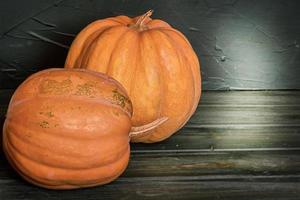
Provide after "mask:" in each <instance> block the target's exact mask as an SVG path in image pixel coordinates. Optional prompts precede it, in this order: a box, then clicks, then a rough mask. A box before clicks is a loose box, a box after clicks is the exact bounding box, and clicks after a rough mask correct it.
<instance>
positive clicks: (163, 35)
mask: <svg viewBox="0 0 300 200" xmlns="http://www.w3.org/2000/svg"><path fill="white" fill-rule="evenodd" d="M151 32H157V33H159V35H160V36H161V37H164V38H165V40H166V41H168V43H169V45H170V49H172V51H173V52H174V53H175V54H176V58H174V59H177V63H178V64H179V65H180V66H182V60H180V59H179V58H178V57H179V56H180V55H179V54H178V51H177V49H176V48H175V47H176V46H174V44H173V42H172V41H170V40H169V37H168V36H167V35H166V34H164V32H163V31H161V30H160V29H152V30H151ZM151 36H152V35H151ZM152 37H153V36H152ZM154 42H155V43H156V45H155V48H156V49H159V48H162V47H161V45H160V43H159V41H158V39H155V40H154ZM157 52H158V55H159V56H160V57H163V55H161V54H160V51H159V50H157ZM165 67H166V66H165V64H161V68H160V69H161V70H162V74H166V73H168V72H167V71H166V70H165ZM185 68H186V66H185ZM163 77H164V76H163ZM166 84H167V83H166V82H165V81H164V82H163V85H166ZM165 88H166V86H164V89H165ZM188 113H189V112H185V116H188ZM161 115H162V116H164V114H161ZM166 123H167V122H166ZM176 130H178V128H177V129H176ZM172 132H175V131H172ZM167 137H169V135H164V137H163V138H162V137H161V134H160V133H157V134H155V133H154V134H153V135H151V137H150V138H148V139H149V140H150V141H160V140H162V139H165V138H167Z"/></svg>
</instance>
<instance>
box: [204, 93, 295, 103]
mask: <svg viewBox="0 0 300 200" xmlns="http://www.w3.org/2000/svg"><path fill="white" fill-rule="evenodd" d="M299 104H300V91H299V90H281V91H276V90H275V91H274V90H270V91H204V92H203V93H202V96H201V101H200V104H199V106H202V105H214V106H215V105H222V106H225V105H232V106H234V105H242V106H245V105H246V106H247V105H264V106H270V105H299Z"/></svg>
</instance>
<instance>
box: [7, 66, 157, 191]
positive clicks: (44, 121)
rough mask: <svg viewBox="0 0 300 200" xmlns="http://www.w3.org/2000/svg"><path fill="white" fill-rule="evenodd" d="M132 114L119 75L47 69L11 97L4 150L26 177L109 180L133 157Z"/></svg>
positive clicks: (86, 183)
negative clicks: (130, 137) (131, 155)
mask: <svg viewBox="0 0 300 200" xmlns="http://www.w3.org/2000/svg"><path fill="white" fill-rule="evenodd" d="M131 115H132V105H131V102H130V100H129V98H128V96H127V93H126V91H125V90H124V88H123V87H122V86H121V85H120V84H119V83H118V82H117V81H116V80H114V79H112V78H109V77H108V76H106V75H104V74H101V73H96V72H89V71H86V70H84V71H83V70H68V69H49V70H44V71H41V72H39V73H36V74H34V75H32V76H30V77H29V78H28V79H27V80H26V81H25V82H24V83H22V84H21V86H19V88H18V89H17V90H16V91H15V93H14V95H13V97H12V99H11V102H10V104H9V108H8V112H7V118H6V120H5V123H4V127H3V148H4V152H5V154H6V156H7V158H8V160H9V162H10V163H11V165H12V166H13V167H14V168H15V169H16V171H17V172H18V173H19V174H20V175H21V176H22V177H23V178H25V179H26V180H27V181H29V182H32V183H34V184H36V185H39V186H42V187H46V188H52V189H71V188H79V187H90V186H95V185H102V184H105V183H109V182H111V181H112V180H114V179H116V178H117V177H118V176H119V175H120V174H121V173H122V172H123V171H124V170H125V168H126V166H127V163H128V159H129V152H130V147H129V131H130V130H131ZM156 122H158V121H156ZM159 123H161V121H159ZM154 124H155V123H154ZM154 124H150V125H148V126H146V127H139V128H135V130H134V129H133V130H134V131H133V132H132V134H133V135H137V134H139V133H142V132H143V131H142V130H148V129H149V128H151V126H152V125H154Z"/></svg>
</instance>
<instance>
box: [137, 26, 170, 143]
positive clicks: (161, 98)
mask: <svg viewBox="0 0 300 200" xmlns="http://www.w3.org/2000/svg"><path fill="white" fill-rule="evenodd" d="M149 31H150V30H149ZM143 34H147V35H148V36H149V38H150V39H151V43H155V41H154V39H153V37H152V35H151V33H149V32H144V33H143ZM153 48H154V49H155V50H154V52H155V54H156V55H157V57H159V52H158V49H157V47H156V45H153ZM158 63H159V65H160V67H158V70H159V74H162V73H163V66H162V64H161V62H160V60H159V62H158ZM162 79H163V76H159V85H160V86H161V87H159V88H160V98H159V103H158V105H159V108H158V110H157V116H156V118H157V119H159V118H160V117H161V116H162V105H163V95H162V94H164V90H165V84H164V81H163V80H162ZM155 129H156V128H155ZM155 129H153V130H150V131H149V132H155ZM150 137H151V135H150V134H147V135H145V136H143V135H142V136H138V135H137V136H136V137H135V136H133V137H132V138H133V141H134V140H135V139H138V140H139V139H148V138H150Z"/></svg>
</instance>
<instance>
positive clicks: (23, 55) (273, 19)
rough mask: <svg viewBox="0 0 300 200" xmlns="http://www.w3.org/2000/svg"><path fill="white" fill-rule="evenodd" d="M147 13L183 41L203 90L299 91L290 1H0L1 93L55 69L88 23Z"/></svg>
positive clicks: (298, 40)
mask: <svg viewBox="0 0 300 200" xmlns="http://www.w3.org/2000/svg"><path fill="white" fill-rule="evenodd" d="M149 9H154V11H155V12H154V15H153V18H161V19H164V20H165V21H167V22H169V23H170V24H171V25H172V26H173V27H175V28H177V29H179V30H180V31H181V32H183V33H184V34H185V35H186V36H187V37H188V39H189V40H190V42H191V43H192V45H193V47H194V49H195V51H196V52H197V54H198V56H199V58H200V60H201V68H202V77H203V88H204V89H206V90H211V89H213V90H224V89H300V76H299V75H300V54H299V51H300V14H299V9H300V2H299V1H297V0H290V1H284V0H282V1H279V0H277V1H272V0H262V1H261V0H253V1H249V0H213V1H209V0H188V1H186V0H176V1H175V0H173V1H170V0H159V1H146V0H143V1H142V0H130V1H129V0H127V1H126V0H119V1H116V0H110V1H105V0H89V1H81V0H26V1H21V0H1V1H0V89H5V88H16V87H17V85H18V84H19V83H20V82H21V81H22V80H24V79H25V78H26V77H27V76H28V75H30V74H32V73H34V72H35V71H37V70H40V69H44V68H49V67H52V66H62V65H63V63H64V59H65V57H66V54H67V49H68V46H69V45H70V44H71V42H72V40H73V39H74V36H75V35H76V34H77V33H78V32H79V31H80V30H81V29H82V28H83V27H85V26H86V25H87V24H88V23H90V22H92V21H94V20H96V19H100V18H105V17H109V16H115V15H120V14H124V15H129V16H135V15H139V14H141V13H143V12H145V11H147V10H149Z"/></svg>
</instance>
